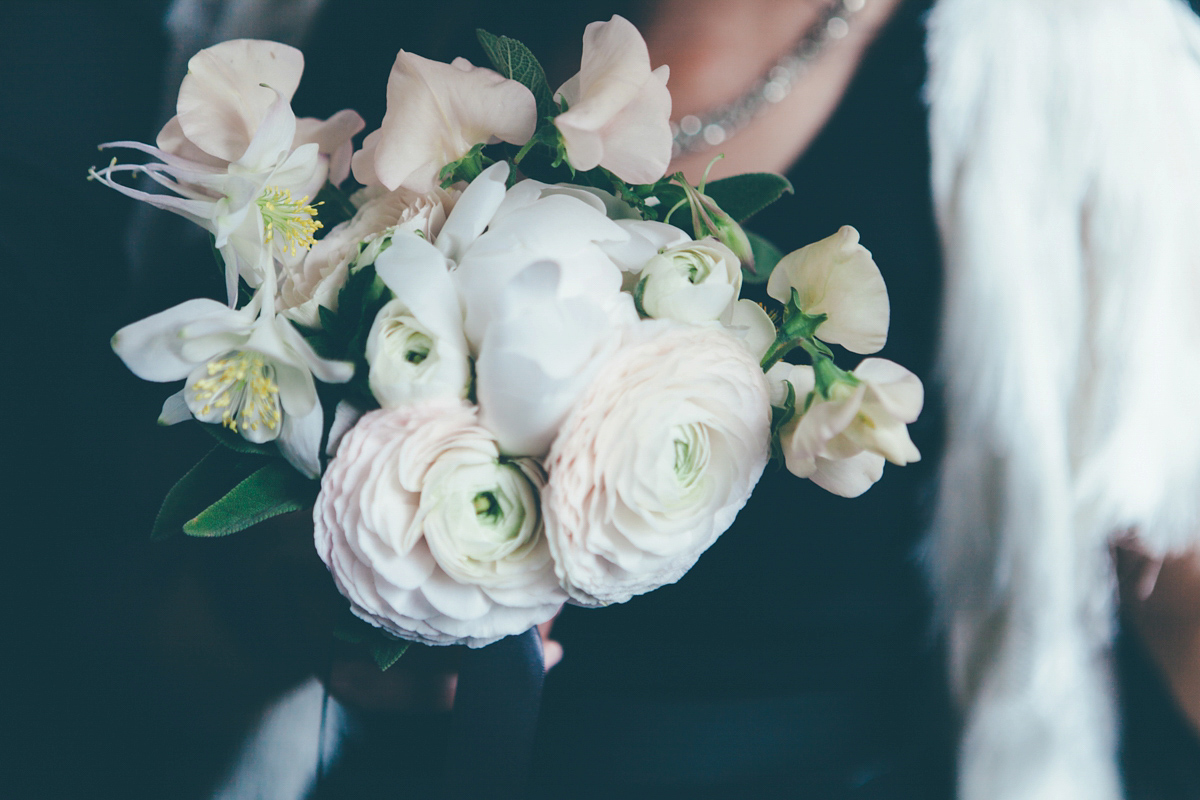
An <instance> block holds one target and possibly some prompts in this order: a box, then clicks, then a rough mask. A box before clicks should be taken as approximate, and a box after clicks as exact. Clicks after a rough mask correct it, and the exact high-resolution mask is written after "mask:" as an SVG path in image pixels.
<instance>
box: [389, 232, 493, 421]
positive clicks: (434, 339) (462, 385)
mask: <svg viewBox="0 0 1200 800" xmlns="http://www.w3.org/2000/svg"><path fill="white" fill-rule="evenodd" d="M375 269H376V271H377V272H378V274H379V277H380V278H381V279H382V280H383V282H384V283H385V284H386V285H387V286H388V288H389V289H391V290H392V293H393V294H394V295H395V299H394V300H391V301H389V302H388V303H387V304H386V305H384V307H383V308H381V309H380V310H379V313H378V314H376V315H375V321H374V322H373V323H372V324H371V330H370V332H369V333H368V334H367V347H366V357H367V363H368V364H370V367H371V369H370V373H369V374H368V376H367V381H368V383H369V384H370V387H371V394H373V395H375V399H376V400H378V401H379V404H380V405H381V406H383V407H384V408H397V407H399V406H403V405H408V404H411V403H414V402H417V401H419V400H428V399H432V398H435V397H447V398H463V397H466V396H467V392H468V391H469V389H470V385H471V361H470V356H469V353H468V348H467V339H466V337H465V336H464V335H463V325H462V323H463V318H462V309H461V307H460V306H459V302H458V294H457V292H456V291H455V288H454V282H453V281H452V280H451V278H450V273H449V272H448V271H447V269H446V259H445V257H444V256H443V255H442V254H441V253H440V252H439V251H438V250H437V248H435V247H434V246H433V245H431V244H430V243H429V242H427V241H426V240H425V239H424V238H423V237H421V236H417V235H416V234H413V233H403V232H397V233H395V234H393V235H392V243H391V246H390V247H388V249H387V250H384V251H383V252H382V253H380V254H379V256H378V257H377V258H376V260H375Z"/></svg>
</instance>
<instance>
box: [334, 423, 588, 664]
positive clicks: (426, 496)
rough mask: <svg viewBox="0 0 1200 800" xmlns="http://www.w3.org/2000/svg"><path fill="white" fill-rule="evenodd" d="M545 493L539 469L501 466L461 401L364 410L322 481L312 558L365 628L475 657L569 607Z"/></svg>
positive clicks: (528, 464)
mask: <svg viewBox="0 0 1200 800" xmlns="http://www.w3.org/2000/svg"><path fill="white" fill-rule="evenodd" d="M542 484H543V477H542V473H541V470H540V468H539V467H538V466H537V465H536V463H535V462H533V461H529V460H524V459H503V458H501V457H500V456H499V452H498V450H497V449H496V443H495V441H494V440H493V439H492V437H491V435H490V434H488V432H487V431H485V430H483V429H482V428H480V427H479V426H478V425H477V424H476V421H475V409H474V408H473V407H472V406H470V405H469V404H467V403H465V402H462V401H431V402H427V403H423V404H417V405H414V406H406V407H404V408H399V409H390V410H388V409H381V410H378V411H372V412H370V413H368V414H365V415H364V416H363V417H362V418H361V419H360V420H359V421H358V423H357V424H356V425H355V426H354V427H353V428H352V429H351V430H350V431H349V432H348V433H347V434H346V435H345V436H344V437H343V438H342V441H341V444H340V445H339V446H338V453H337V456H336V457H335V458H334V459H333V460H332V461H330V463H329V466H328V468H327V469H326V471H325V475H324V477H323V478H322V480H321V493H320V495H318V497H317V502H316V506H315V507H314V509H313V521H314V536H315V541H316V546H317V552H318V554H319V555H320V556H321V559H322V560H323V561H324V562H325V564H326V566H328V567H329V571H330V573H331V574H332V575H333V579H334V582H335V584H336V585H337V588H338V590H339V591H340V592H341V593H342V595H343V596H345V597H346V598H347V599H348V600H349V601H350V607H351V610H352V611H353V612H354V614H355V615H357V616H358V617H360V618H361V619H363V620H366V621H367V622H369V623H371V624H372V625H375V626H376V627H380V628H383V629H384V630H386V631H388V632H389V633H391V634H393V635H395V636H398V637H400V638H402V639H408V640H410V641H417V642H423V643H425V644H435V645H445V644H465V645H467V646H469V647H483V646H484V645H487V644H490V643H492V642H494V641H496V640H498V639H501V638H503V637H505V636H509V635H512V634H516V633H521V632H523V631H525V630H528V629H529V628H531V627H533V626H534V625H537V624H539V623H542V622H545V621H546V620H548V619H550V618H551V617H553V616H554V614H556V613H557V612H558V609H559V608H560V607H561V606H562V604H563V602H564V601H565V600H566V595H565V593H564V592H563V590H562V589H561V588H560V587H559V585H558V582H557V580H556V579H555V575H554V568H553V564H552V562H551V559H550V551H549V548H548V546H547V542H546V538H545V535H544V529H543V525H542V519H541V514H540V512H539V500H538V495H539V491H540V490H541V488H542Z"/></svg>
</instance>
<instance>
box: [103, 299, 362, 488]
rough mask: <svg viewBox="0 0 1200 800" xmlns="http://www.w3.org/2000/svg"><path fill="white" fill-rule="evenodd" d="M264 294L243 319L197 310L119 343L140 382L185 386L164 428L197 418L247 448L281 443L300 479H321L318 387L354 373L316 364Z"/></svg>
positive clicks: (219, 310) (212, 307) (202, 305)
mask: <svg viewBox="0 0 1200 800" xmlns="http://www.w3.org/2000/svg"><path fill="white" fill-rule="evenodd" d="M263 306H264V303H263V295H262V293H261V292H260V293H259V294H258V295H256V296H255V299H254V300H253V301H251V302H250V303H249V304H248V305H247V306H246V307H245V308H241V309H238V310H236V311H234V310H231V309H229V308H227V307H226V306H224V305H222V304H221V303H218V302H217V301H215V300H207V299H198V300H189V301H187V302H185V303H181V304H180V305H178V306H175V307H173V308H169V309H167V310H166V311H162V312H160V313H158V314H155V315H153V316H151V317H147V318H146V319H144V320H141V321H140V322H135V323H133V324H132V325H127V326H125V327H124V328H122V329H121V330H119V331H117V333H116V335H115V336H113V340H112V347H113V350H114V351H116V353H117V355H118V356H120V358H121V360H122V361H124V362H125V365H126V366H127V367H129V369H130V371H131V372H133V374H135V375H137V376H138V377H139V378H142V379H143V380H148V381H158V382H167V381H176V380H182V379H185V378H186V379H187V382H186V384H185V386H184V388H183V389H182V390H181V391H179V392H178V393H176V394H175V395H172V396H171V397H170V398H168V400H167V402H166V403H165V404H164V405H163V413H162V416H161V417H160V418H159V422H160V423H162V424H166V425H171V424H174V423H176V422H181V421H183V420H185V419H188V418H190V417H195V418H196V419H198V420H200V421H201V422H210V423H216V424H221V425H224V426H225V427H227V428H229V429H230V430H232V431H234V432H235V433H239V434H241V435H242V437H243V438H245V439H246V440H247V441H250V442H255V443H260V444H261V443H263V442H269V441H277V442H278V444H279V449H280V452H281V453H282V454H283V456H284V457H285V458H287V459H288V461H289V462H291V463H292V465H293V466H295V467H296V468H297V469H298V470H300V471H301V472H303V473H305V474H306V475H309V476H310V477H316V476H317V475H318V474H319V473H320V462H319V460H318V451H319V448H320V442H321V428H322V425H323V419H322V415H321V406H320V401H319V400H318V398H317V391H316V386H315V384H314V382H313V377H314V376H315V377H317V378H318V379H320V380H322V381H324V382H326V383H344V382H345V381H348V380H349V379H350V377H351V375H352V374H353V367H352V365H350V364H346V363H343V362H340V361H330V360H328V359H324V358H321V357H320V356H318V355H317V354H316V353H315V352H314V351H313V349H312V348H311V347H310V346H309V344H308V343H307V342H306V341H304V338H303V337H302V336H301V335H300V334H299V333H298V332H297V331H296V329H295V328H293V327H292V326H291V324H290V323H289V322H287V320H285V319H283V318H282V317H278V316H276V315H275V314H274V313H273V310H272V309H271V308H270V306H269V302H268V303H267V304H266V306H267V307H265V308H264V307H263Z"/></svg>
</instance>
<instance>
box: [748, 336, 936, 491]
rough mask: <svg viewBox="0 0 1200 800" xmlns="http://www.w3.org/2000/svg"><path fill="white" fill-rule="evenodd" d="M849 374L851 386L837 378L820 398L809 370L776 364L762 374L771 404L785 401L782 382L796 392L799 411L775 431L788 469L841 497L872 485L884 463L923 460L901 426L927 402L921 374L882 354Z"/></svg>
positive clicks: (802, 367)
mask: <svg viewBox="0 0 1200 800" xmlns="http://www.w3.org/2000/svg"><path fill="white" fill-rule="evenodd" d="M852 374H853V377H854V379H856V381H857V382H856V383H846V382H840V381H839V382H837V383H835V384H834V385H833V387H832V389H831V392H830V397H829V398H828V399H825V398H823V397H821V395H820V393H819V392H816V391H815V386H816V380H815V376H814V374H813V369H812V367H808V366H797V365H792V364H785V363H780V364H776V365H775V366H774V367H772V368H771V369H770V370H769V371H768V372H767V378H768V380H769V381H770V383H771V388H772V394H773V397H772V402H774V403H775V404H777V405H778V404H780V403H782V399H783V394H784V393H785V387H784V385H783V384H784V382H785V381H786V382H787V383H790V384H791V385H792V388H793V389H794V391H795V393H796V416H795V417H794V418H793V419H791V420H790V421H789V422H788V423H787V424H786V425H784V426H783V428H782V429H781V430H780V432H779V439H780V444H781V445H782V446H783V452H784V459H785V461H786V463H787V468H788V471H789V472H791V473H792V474H794V475H797V476H799V477H801V478H810V479H811V480H812V481H813V482H814V483H816V484H817V485H818V486H820V487H821V488H823V489H826V490H827V491H830V492H833V493H834V494H838V495H841V496H843V497H857V496H859V495H860V494H862V493H863V492H865V491H866V490H867V489H869V488H871V486H872V484H874V483H875V482H876V481H878V480H879V478H880V477H881V476H882V475H883V463H884V461H885V460H887V461H891V462H892V463H893V464H899V465H901V466H903V465H905V464H908V463H910V462H913V461H919V460H920V458H921V454H920V452H919V451H918V450H917V448H916V446H915V445H913V443H912V439H910V438H909V436H908V428H907V427H906V426H907V424H908V423H911V422H915V421H916V419H917V416H918V415H919V414H920V413H921V407H922V406H923V405H924V402H925V391H924V388H923V387H922V386H921V379H920V378H918V377H917V376H916V375H914V374H913V373H911V372H909V371H908V370H907V369H905V368H904V367H902V366H900V365H899V364H896V363H894V362H892V361H888V360H887V359H883V358H868V359H865V360H864V361H863V362H862V363H861V364H859V365H858V368H857V369H855V370H854V372H853V373H852ZM810 394H811V395H812V401H811V404H810V405H809V406H808V409H807V410H805V403H806V399H807V398H808V397H809V395H810Z"/></svg>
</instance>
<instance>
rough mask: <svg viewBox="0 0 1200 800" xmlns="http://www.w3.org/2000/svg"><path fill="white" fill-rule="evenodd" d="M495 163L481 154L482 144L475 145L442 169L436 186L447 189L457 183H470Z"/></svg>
mask: <svg viewBox="0 0 1200 800" xmlns="http://www.w3.org/2000/svg"><path fill="white" fill-rule="evenodd" d="M495 163H496V162H495V161H493V160H492V159H490V158H488V157H487V156H485V155H484V154H483V144H482V143H480V144H477V145H475V146H474V147H472V148H471V149H470V150H468V151H467V152H466V154H465V155H464V156H463V157H462V158H460V159H458V160H457V161H451V162H450V163H449V164H447V165H446V166H444V167H442V171H441V172H439V173H438V182H439V183H438V185H439V186H441V187H442V188H443V189H446V188H449V187H450V186H451V185H452V184H455V183H458V182H459V181H465V182H467V183H470V182H471V181H473V180H475V179H476V178H478V177H479V173H481V172H483V170H484V169H485V168H487V167H490V166H491V165H492V164H495Z"/></svg>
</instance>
